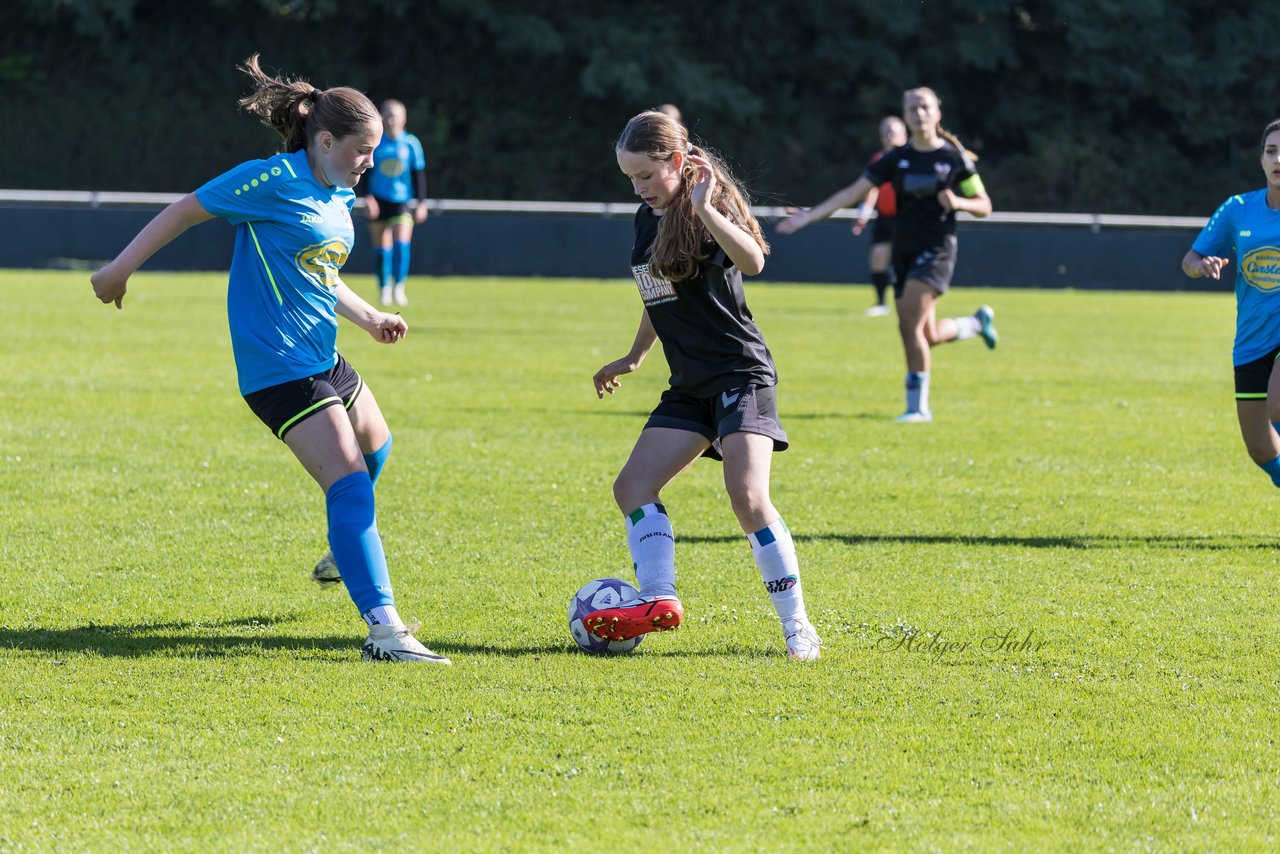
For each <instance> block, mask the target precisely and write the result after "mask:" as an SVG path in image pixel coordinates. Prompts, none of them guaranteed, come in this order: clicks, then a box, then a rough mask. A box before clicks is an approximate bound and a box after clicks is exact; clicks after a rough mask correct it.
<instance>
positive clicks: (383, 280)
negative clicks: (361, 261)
mask: <svg viewBox="0 0 1280 854" xmlns="http://www.w3.org/2000/svg"><path fill="white" fill-rule="evenodd" d="M373 274H374V276H376V277H377V279H378V287H379V288H385V287H387V286H388V285H390V284H391V250H390V249H384V248H383V247H381V246H377V247H374V250H373Z"/></svg>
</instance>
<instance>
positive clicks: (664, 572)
mask: <svg viewBox="0 0 1280 854" xmlns="http://www.w3.org/2000/svg"><path fill="white" fill-rule="evenodd" d="M627 547H628V548H629V549H630V550H631V560H632V562H633V563H635V566H636V582H637V584H638V586H639V587H640V595H641V596H643V597H645V598H646V599H648V598H650V597H653V596H674V595H676V535H675V532H674V531H672V530H671V520H670V519H668V518H667V509H666V508H665V507H663V506H662V505H661V504H646V505H644V506H643V507H639V508H637V509H635V510H632V511H631V512H630V513H628V514H627Z"/></svg>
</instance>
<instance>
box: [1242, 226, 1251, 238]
mask: <svg viewBox="0 0 1280 854" xmlns="http://www.w3.org/2000/svg"><path fill="white" fill-rule="evenodd" d="M1240 236H1241V237H1253V232H1252V231H1250V230H1249V229H1247V228H1246V229H1245V230H1244V231H1242V232H1240Z"/></svg>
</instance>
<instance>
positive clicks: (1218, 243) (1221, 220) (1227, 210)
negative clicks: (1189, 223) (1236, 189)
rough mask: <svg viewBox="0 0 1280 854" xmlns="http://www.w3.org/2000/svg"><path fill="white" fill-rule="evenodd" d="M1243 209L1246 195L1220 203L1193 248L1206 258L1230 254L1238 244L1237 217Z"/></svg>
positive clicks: (1233, 197)
mask: <svg viewBox="0 0 1280 854" xmlns="http://www.w3.org/2000/svg"><path fill="white" fill-rule="evenodd" d="M1243 210H1244V196H1232V197H1231V198H1229V199H1227V200H1226V201H1225V202H1223V203H1222V204H1221V205H1219V206H1218V209H1217V210H1216V211H1214V212H1213V216H1211V217H1209V222H1207V223H1206V224H1205V227H1204V228H1203V229H1202V230H1201V231H1200V235H1199V236H1198V237H1197V238H1196V241H1195V243H1192V244H1191V248H1192V250H1193V251H1195V252H1198V253H1200V255H1202V256H1204V257H1206V258H1208V257H1209V256H1211V255H1212V256H1215V257H1218V258H1222V257H1224V256H1226V255H1230V254H1231V253H1232V251H1234V250H1235V246H1236V219H1237V218H1238V217H1239V215H1240V213H1241V212H1242V211H1243Z"/></svg>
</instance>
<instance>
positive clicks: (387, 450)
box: [364, 433, 391, 486]
mask: <svg viewBox="0 0 1280 854" xmlns="http://www.w3.org/2000/svg"><path fill="white" fill-rule="evenodd" d="M390 454H391V434H390V433H388V434H387V441H385V442H383V443H382V447H381V448H379V449H378V450H376V451H374V452H373V453H372V454H365V455H364V464H365V465H366V466H368V468H369V482H370V483H372V484H374V485H375V486H376V485H377V483H378V475H380V474H382V467H383V465H385V464H386V462H387V457H388V456H390Z"/></svg>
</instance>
